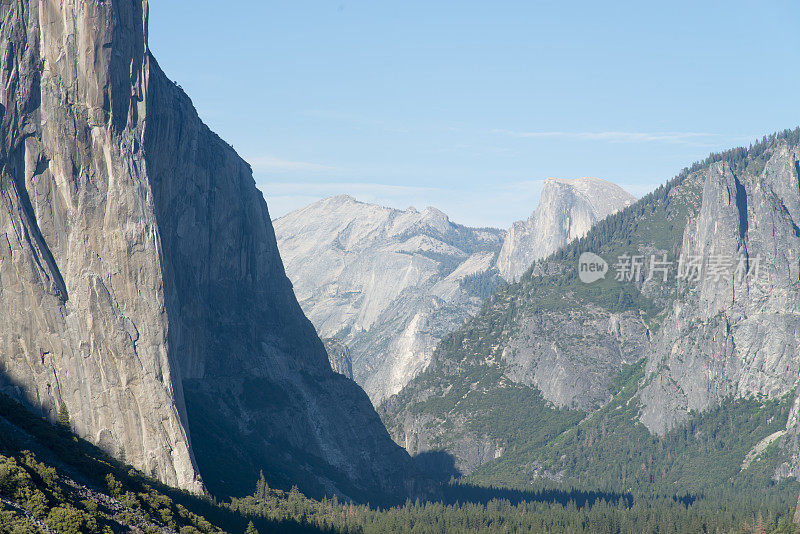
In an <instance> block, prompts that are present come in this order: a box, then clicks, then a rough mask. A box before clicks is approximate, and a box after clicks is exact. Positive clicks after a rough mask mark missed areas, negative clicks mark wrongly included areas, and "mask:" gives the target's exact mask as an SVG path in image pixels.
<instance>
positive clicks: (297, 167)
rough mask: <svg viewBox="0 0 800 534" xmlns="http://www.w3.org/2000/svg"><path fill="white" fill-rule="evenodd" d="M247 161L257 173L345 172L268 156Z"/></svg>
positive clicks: (339, 169)
mask: <svg viewBox="0 0 800 534" xmlns="http://www.w3.org/2000/svg"><path fill="white" fill-rule="evenodd" d="M246 161H247V162H248V163H250V166H252V167H253V170H254V171H256V172H304V173H326V172H341V171H342V170H343V169H341V168H339V167H335V166H333V165H324V164H321V163H313V162H309V161H292V160H288V159H281V158H276V157H275V156H268V155H265V156H256V157H252V158H246Z"/></svg>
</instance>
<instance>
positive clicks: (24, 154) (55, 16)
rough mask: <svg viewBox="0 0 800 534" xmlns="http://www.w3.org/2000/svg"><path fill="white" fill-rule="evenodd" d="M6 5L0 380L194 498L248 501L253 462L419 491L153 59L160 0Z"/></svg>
mask: <svg viewBox="0 0 800 534" xmlns="http://www.w3.org/2000/svg"><path fill="white" fill-rule="evenodd" d="M0 15H1V16H2V21H3V22H2V30H1V31H0V61H2V63H1V64H0V76H2V81H3V84H2V87H3V89H2V91H1V92H0V99H1V100H0V106H2V107H0V113H2V122H1V123H0V134H1V135H0V141H1V142H2V144H1V145H0V193H1V196H0V385H2V388H3V390H4V391H7V392H9V393H12V394H13V395H14V396H16V397H19V398H23V399H24V400H25V401H26V402H28V403H29V404H30V405H32V406H34V407H38V408H40V409H41V410H42V411H43V412H44V413H45V414H47V415H49V416H50V417H51V418H54V416H55V413H56V411H57V409H58V406H59V405H60V404H61V403H62V402H63V403H65V404H66V405H67V407H68V408H69V411H70V414H71V416H72V422H73V426H74V428H75V431H76V432H77V433H78V434H79V435H81V436H82V437H85V438H87V439H89V440H90V441H93V442H94V443H97V444H98V445H100V446H101V447H102V448H104V449H106V450H108V451H109V452H111V453H113V454H116V455H118V456H122V455H124V457H125V459H126V460H127V461H128V462H130V463H132V464H133V465H134V466H136V467H138V468H140V469H142V470H144V471H146V472H148V473H151V474H153V475H155V476H157V477H158V478H159V479H161V480H162V481H164V482H167V483H169V484H172V485H177V486H180V487H182V488H186V489H189V490H192V491H201V490H202V488H203V482H201V479H200V476H199V474H200V473H202V474H203V479H204V481H205V483H206V485H207V487H208V488H210V489H212V490H213V491H215V492H217V493H230V494H233V493H243V492H247V491H249V490H250V489H251V488H250V487H249V485H250V484H251V483H254V481H255V479H256V477H257V475H258V469H259V468H263V469H264V472H265V474H267V475H268V476H272V477H273V478H275V479H278V480H279V481H281V482H284V483H286V482H289V481H292V480H294V481H297V482H298V483H299V484H300V485H301V489H304V490H306V491H308V492H309V493H311V494H320V493H329V494H330V493H339V494H341V495H348V496H352V497H354V498H359V497H363V496H364V495H368V494H370V493H376V494H377V493H382V492H385V493H387V494H388V493H392V492H396V491H397V490H402V489H404V488H406V487H407V481H408V480H409V478H408V474H407V473H409V472H410V471H411V463H410V459H409V458H408V456H407V455H406V454H405V453H404V452H403V451H401V450H400V449H399V448H398V447H396V446H395V445H394V444H393V443H392V442H391V440H390V439H389V437H388V434H387V433H386V431H385V429H384V428H383V427H382V425H381V423H380V420H379V419H378V417H377V415H376V414H375V412H374V410H373V409H372V407H371V406H370V404H369V401H368V399H367V397H366V396H365V395H364V394H363V392H361V391H360V389H359V388H358V387H357V386H356V385H355V384H353V383H352V382H350V381H348V380H346V379H345V378H343V377H341V376H339V375H337V374H335V373H333V372H332V371H331V368H330V365H329V363H328V359H327V355H326V353H325V349H324V347H323V345H322V343H321V342H320V340H319V339H318V338H317V336H316V335H315V333H314V330H313V327H312V325H311V324H310V323H309V322H308V320H307V319H306V318H305V316H304V315H303V313H302V311H301V309H300V307H299V306H298V304H297V301H296V300H295V297H294V295H293V293H292V288H291V284H290V283H289V281H288V279H287V278H286V276H285V274H284V271H283V266H282V263H281V259H280V256H279V254H278V249H277V244H276V241H275V236H274V231H273V228H272V224H271V222H270V218H269V214H268V212H267V207H266V204H265V202H264V199H263V196H262V195H261V194H260V193H259V192H258V191H257V189H256V188H255V184H254V181H253V178H252V175H251V171H250V168H249V166H248V165H247V164H246V163H245V162H244V161H242V160H241V159H240V158H239V157H238V155H237V154H236V153H235V152H234V151H233V149H232V148H231V147H230V146H229V145H227V144H226V143H224V142H223V141H222V140H221V139H219V138H218V137H217V136H216V135H214V134H213V133H212V132H211V131H210V130H208V128H207V127H206V126H205V125H204V124H203V123H202V122H201V121H200V119H199V118H198V116H197V113H196V112H195V111H194V108H193V107H192V105H191V101H190V100H189V98H188V97H187V96H186V95H185V94H184V93H183V92H182V91H181V90H180V89H179V88H178V87H176V86H175V84H173V83H172V82H171V81H169V80H168V79H167V77H166V76H165V75H164V74H163V72H162V71H161V70H160V69H159V67H158V65H157V64H156V62H155V60H154V59H153V58H152V56H151V55H150V53H149V51H148V49H147V36H146V33H147V3H146V1H145V2H142V1H140V0H114V1H110V2H102V3H95V2H78V1H68V0H65V1H63V2H44V3H42V2H33V1H29V0H18V1H15V2H11V3H3V4H0ZM184 399H185V400H184ZM190 434H191V444H190ZM223 451H224V452H225V454H226V455H227V457H230V458H231V459H232V460H231V462H232V464H231V466H226V467H229V469H227V470H224V469H223V468H222V467H218V464H220V462H219V461H218V459H219V457H220V453H221V452H223ZM237 458H238V459H239V460H240V461H234V460H235V459H237ZM323 473H324V474H323Z"/></svg>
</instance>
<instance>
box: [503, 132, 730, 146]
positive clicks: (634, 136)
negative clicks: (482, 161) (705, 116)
mask: <svg viewBox="0 0 800 534" xmlns="http://www.w3.org/2000/svg"><path fill="white" fill-rule="evenodd" d="M492 133H493V134H498V135H506V136H510V137H519V138H534V139H535V138H539V139H556V138H562V139H577V140H584V141H605V142H608V143H682V144H696V143H703V144H705V143H708V141H709V140H713V139H719V138H720V136H719V135H718V134H712V133H703V132H619V131H608V132H559V131H549V132H521V131H514V130H502V129H494V130H492Z"/></svg>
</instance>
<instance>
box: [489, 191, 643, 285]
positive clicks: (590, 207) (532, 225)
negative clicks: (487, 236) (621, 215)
mask: <svg viewBox="0 0 800 534" xmlns="http://www.w3.org/2000/svg"><path fill="white" fill-rule="evenodd" d="M635 201H636V199H635V198H634V197H633V196H632V195H630V194H629V193H627V192H626V191H625V190H624V189H622V188H621V187H619V186H617V185H615V184H612V183H610V182H606V181H605V180H600V179H598V178H577V179H574V180H565V179H559V178H548V179H547V180H545V183H544V187H543V188H542V196H541V198H540V200H539V206H538V207H537V208H536V210H535V211H534V212H533V214H532V215H531V216H530V217H529V218H528V220H527V221H518V222H516V223H514V225H513V226H512V227H511V229H509V231H508V235H507V236H506V239H505V241H504V242H503V248H502V250H501V251H500V255H499V256H498V258H497V268H498V270H499V271H500V274H501V275H502V277H503V278H505V279H506V280H507V281H509V282H516V281H517V280H519V278H520V277H521V276H522V275H523V274H524V273H525V271H527V270H528V269H529V268H530V266H531V265H533V264H534V262H536V260H539V259H542V258H546V257H547V256H549V255H550V254H552V253H553V252H555V251H557V250H558V249H560V248H561V247H563V246H564V245H566V244H567V243H569V242H570V241H572V240H573V239H578V238H580V237H583V236H585V235H586V233H587V232H588V231H589V230H590V229H591V228H592V226H594V224H595V223H596V222H597V221H599V220H602V219H605V218H606V217H608V216H609V215H611V214H612V213H616V212H617V211H619V210H621V209H622V208H624V207H626V206H629V205H630V204H633V203H634V202H635Z"/></svg>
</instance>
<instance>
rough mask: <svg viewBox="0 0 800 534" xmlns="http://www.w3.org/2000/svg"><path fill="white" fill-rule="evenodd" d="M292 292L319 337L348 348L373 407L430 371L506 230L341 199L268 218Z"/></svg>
mask: <svg viewBox="0 0 800 534" xmlns="http://www.w3.org/2000/svg"><path fill="white" fill-rule="evenodd" d="M275 230H276V233H277V235H278V246H279V247H280V250H281V255H282V256H283V258H284V261H285V264H286V271H287V272H288V273H289V275H290V277H291V279H292V280H293V282H294V288H295V293H296V294H297V298H298V300H299V301H300V304H301V305H302V306H303V309H304V310H305V312H306V313H307V314H308V317H309V318H310V319H311V321H312V322H313V323H314V325H316V327H317V330H318V332H319V334H320V336H322V337H325V338H328V337H336V338H338V339H339V340H340V341H341V342H343V343H344V344H345V345H347V346H348V347H349V348H350V350H351V353H352V362H353V374H354V378H355V380H356V381H357V382H358V383H359V384H361V385H362V386H363V387H364V390H365V391H366V392H367V394H368V395H369V396H370V398H371V399H372V401H373V403H375V404H376V405H377V404H379V403H380V402H381V401H382V400H383V399H385V398H386V397H388V396H390V395H393V394H395V393H397V392H398V391H399V390H400V389H401V388H402V387H403V386H404V385H405V384H406V383H407V382H408V381H409V380H411V379H412V378H413V377H414V376H416V374H418V373H419V372H420V371H421V370H423V369H425V367H427V365H428V363H429V362H430V357H431V355H432V353H433V349H434V347H435V346H436V343H437V342H438V340H439V339H441V337H442V336H444V335H445V334H446V333H448V332H450V331H452V330H454V329H455V328H457V327H458V326H460V325H461V324H462V323H463V322H464V320H465V319H466V318H467V317H469V316H470V315H472V314H474V313H475V312H476V311H477V310H478V308H479V306H480V303H481V298H479V297H478V296H476V295H475V294H473V293H471V292H470V291H469V290H468V289H465V288H464V287H463V282H464V280H465V279H466V278H468V277H470V276H475V275H486V276H487V277H488V278H491V277H492V276H494V275H493V274H492V265H493V260H494V257H495V255H496V252H497V250H499V248H500V240H501V238H502V235H503V232H502V231H500V230H493V229H472V228H466V227H463V226H459V225H456V224H453V223H452V222H450V220H449V219H448V218H447V216H446V215H445V214H443V213H442V212H440V211H438V210H436V209H434V208H428V209H426V210H424V211H422V212H418V211H416V210H415V209H413V208H410V209H408V210H407V211H399V210H394V209H390V208H384V207H381V206H376V205H372V204H365V203H362V202H357V201H355V200H354V199H352V198H351V197H348V196H338V197H333V198H328V199H325V200H322V201H319V202H316V203H314V204H312V205H310V206H307V207H305V208H302V209H299V210H296V211H294V212H292V213H290V214H288V215H286V216H284V217H281V218H280V219H278V220H277V221H275Z"/></svg>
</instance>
